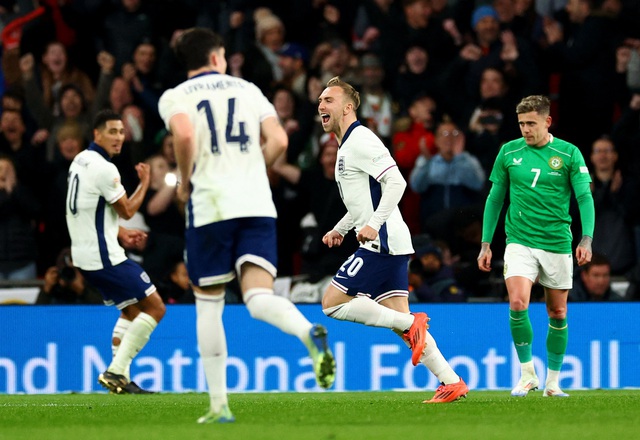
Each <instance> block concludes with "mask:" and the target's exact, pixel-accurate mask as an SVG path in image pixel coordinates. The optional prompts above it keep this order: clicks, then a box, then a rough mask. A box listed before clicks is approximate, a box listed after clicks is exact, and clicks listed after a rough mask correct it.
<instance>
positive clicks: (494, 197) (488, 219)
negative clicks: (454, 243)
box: [482, 182, 593, 243]
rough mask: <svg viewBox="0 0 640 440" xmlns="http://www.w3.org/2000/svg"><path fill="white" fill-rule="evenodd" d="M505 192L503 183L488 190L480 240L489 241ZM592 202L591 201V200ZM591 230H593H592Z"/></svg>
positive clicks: (505, 188) (493, 231) (494, 228)
mask: <svg viewBox="0 0 640 440" xmlns="http://www.w3.org/2000/svg"><path fill="white" fill-rule="evenodd" d="M506 194H507V187H506V186H505V185H502V184H499V183H496V182H494V183H493V185H492V186H491V191H489V196H488V197H487V201H486V203H485V205H484V215H483V217H482V241H483V242H487V243H491V240H493V234H494V233H495V231H496V226H497V225H498V218H499V217H500V212H501V211H502V205H503V204H504V197H505V195H506ZM592 204H593V201H592ZM592 231H593V230H592Z"/></svg>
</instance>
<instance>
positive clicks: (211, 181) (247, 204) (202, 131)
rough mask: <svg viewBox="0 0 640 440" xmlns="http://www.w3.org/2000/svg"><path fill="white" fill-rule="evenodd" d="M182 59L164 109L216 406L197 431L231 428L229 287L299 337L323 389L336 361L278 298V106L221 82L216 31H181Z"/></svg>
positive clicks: (319, 333) (283, 143)
mask: <svg viewBox="0 0 640 440" xmlns="http://www.w3.org/2000/svg"><path fill="white" fill-rule="evenodd" d="M176 54H177V56H178V58H180V59H181V61H182V62H183V63H184V64H185V66H186V68H187V76H188V80H187V81H185V82H183V83H182V84H180V85H178V86H177V87H175V88H174V89H170V90H167V91H166V92H165V93H164V94H163V95H162V97H161V98H160V102H159V104H158V107H159V111H160V115H161V116H162V118H163V120H164V121H165V124H166V125H167V128H168V129H169V130H170V131H171V133H173V136H174V148H175V152H176V159H177V162H178V169H179V172H180V175H181V185H180V186H179V189H178V196H179V197H180V198H181V199H182V200H184V201H185V202H188V203H187V207H186V210H187V215H186V217H187V227H186V232H185V234H186V254H187V261H186V262H187V269H188V272H189V278H190V280H191V283H192V284H193V286H194V291H195V297H196V329H197V336H198V348H199V350H200V357H201V358H202V364H203V367H204V372H205V377H206V379H207V385H208V388H209V397H210V408H209V411H208V412H207V413H206V414H205V415H204V416H202V417H200V418H199V419H198V423H225V422H233V421H234V420H235V419H234V416H233V414H232V413H231V411H230V409H229V405H228V399H227V384H226V361H227V344H226V337H225V333H224V326H223V323H222V311H223V308H224V294H225V284H226V283H227V282H229V281H231V280H232V279H233V278H234V277H235V276H236V274H237V275H238V277H239V281H240V288H241V290H242V295H243V299H244V303H245V304H246V306H247V309H248V310H249V313H250V314H251V316H252V317H254V318H256V319H259V320H262V321H265V322H267V323H269V324H272V325H274V326H275V327H277V328H279V329H280V330H282V331H284V332H285V333H288V334H291V335H294V336H297V337H298V338H299V339H300V340H301V341H302V342H303V343H304V345H305V346H306V347H307V349H308V350H309V354H310V356H311V358H312V359H313V368H314V371H315V374H316V380H317V382H318V384H319V385H320V386H321V387H323V388H329V387H331V385H332V384H333V381H334V379H335V361H334V359H333V355H332V354H331V351H330V350H329V348H328V344H327V332H326V330H325V329H324V327H322V326H320V325H318V324H316V325H313V324H311V323H310V322H309V321H308V320H307V319H306V318H305V317H304V315H302V313H300V311H299V310H298V309H297V308H296V307H295V306H294V305H293V304H292V303H291V302H290V301H289V300H287V299H285V298H283V297H280V296H275V295H274V294H273V281H274V278H275V276H276V263H277V261H276V255H277V252H276V249H277V248H276V229H275V218H276V210H275V207H274V205H273V201H272V197H271V189H270V187H269V182H268V179H267V173H266V166H268V165H270V164H271V163H273V161H274V160H275V159H276V158H277V157H278V156H279V155H280V154H282V153H283V152H284V151H285V150H286V147H287V143H288V139H287V135H286V133H285V131H284V129H283V128H282V126H281V125H280V123H279V122H278V118H277V117H276V112H275V109H274V108H273V105H271V103H269V101H268V100H267V99H266V98H265V96H264V95H263V94H262V93H261V92H260V90H259V89H258V88H257V87H256V86H255V85H253V84H251V83H249V82H247V81H245V80H243V79H240V78H234V77H231V76H228V75H226V74H225V71H226V68H227V63H226V60H225V50H224V46H223V40H222V38H221V37H220V36H219V35H217V34H215V33H213V32H211V31H210V30H208V29H203V28H193V29H190V30H187V31H185V32H184V34H182V36H181V37H180V38H179V40H178V42H177V45H176ZM261 139H263V141H262V142H261Z"/></svg>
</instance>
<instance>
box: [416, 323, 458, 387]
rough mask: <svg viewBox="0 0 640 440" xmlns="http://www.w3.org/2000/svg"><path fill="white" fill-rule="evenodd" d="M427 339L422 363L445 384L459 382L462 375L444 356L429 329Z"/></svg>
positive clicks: (421, 358) (421, 359)
mask: <svg viewBox="0 0 640 440" xmlns="http://www.w3.org/2000/svg"><path fill="white" fill-rule="evenodd" d="M425 341H426V345H425V348H424V351H423V352H422V356H421V357H420V363H421V364H423V365H424V366H425V367H427V368H428V369H429V371H431V372H432V373H433V374H434V376H436V377H437V378H438V381H439V382H442V383H443V384H445V385H448V384H451V383H457V382H459V381H460V376H458V375H457V374H456V372H455V371H453V368H451V365H449V362H447V360H446V359H445V358H444V356H442V353H441V352H440V349H439V348H438V344H436V340H435V339H433V336H431V333H429V332H428V331H427V333H426V336H425Z"/></svg>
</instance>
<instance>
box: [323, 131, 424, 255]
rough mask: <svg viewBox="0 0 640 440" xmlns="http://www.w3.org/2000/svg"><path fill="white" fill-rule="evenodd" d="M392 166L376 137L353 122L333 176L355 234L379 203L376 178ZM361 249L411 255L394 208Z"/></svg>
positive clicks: (408, 238) (408, 236)
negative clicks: (374, 238)
mask: <svg viewBox="0 0 640 440" xmlns="http://www.w3.org/2000/svg"><path fill="white" fill-rule="evenodd" d="M395 167H397V165H396V162H395V160H394V159H393V157H391V154H390V153H389V150H388V149H387V148H386V147H385V146H384V144H383V143H382V141H381V140H380V139H379V138H378V136H376V135H375V134H374V133H373V132H372V131H371V130H369V129H368V128H367V127H365V126H363V125H360V123H359V122H354V124H352V126H351V130H347V133H345V137H344V138H343V139H342V145H340V148H339V150H338V158H337V160H336V169H335V174H336V182H337V183H338V187H339V188H340V195H341V197H342V200H343V202H344V204H345V206H346V207H347V211H349V214H350V215H351V218H352V220H353V224H354V227H355V230H356V233H357V232H358V231H360V229H362V228H363V227H365V226H366V225H367V223H368V222H369V220H370V219H371V216H372V215H373V213H374V211H375V209H376V207H377V206H378V203H379V202H380V198H381V197H382V191H384V186H383V184H382V183H381V182H380V179H382V177H383V176H384V175H385V173H386V172H388V171H389V170H390V169H392V168H395ZM363 247H365V248H367V249H369V250H372V251H374V252H381V253H389V254H391V255H408V254H412V253H413V246H412V244H411V233H410V232H409V227H408V226H407V224H406V223H405V222H404V219H403V218H402V214H400V210H399V209H398V207H397V206H396V207H395V209H394V210H393V211H392V213H391V215H390V216H389V218H388V219H387V221H386V222H385V223H384V224H383V225H382V227H381V228H380V230H379V231H378V238H376V240H374V241H370V242H367V243H366V244H364V245H363Z"/></svg>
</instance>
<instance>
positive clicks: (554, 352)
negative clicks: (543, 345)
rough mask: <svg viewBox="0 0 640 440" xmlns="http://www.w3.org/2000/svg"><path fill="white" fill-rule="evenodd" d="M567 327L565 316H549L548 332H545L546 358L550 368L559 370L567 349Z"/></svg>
mask: <svg viewBox="0 0 640 440" xmlns="http://www.w3.org/2000/svg"><path fill="white" fill-rule="evenodd" d="M568 340H569V328H568V326H567V318H564V319H554V318H549V332H548V333H547V360H548V367H549V369H550V370H555V371H560V368H561V367H562V361H563V359H564V354H565V353H566V351H567V341H568Z"/></svg>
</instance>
